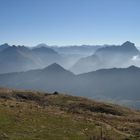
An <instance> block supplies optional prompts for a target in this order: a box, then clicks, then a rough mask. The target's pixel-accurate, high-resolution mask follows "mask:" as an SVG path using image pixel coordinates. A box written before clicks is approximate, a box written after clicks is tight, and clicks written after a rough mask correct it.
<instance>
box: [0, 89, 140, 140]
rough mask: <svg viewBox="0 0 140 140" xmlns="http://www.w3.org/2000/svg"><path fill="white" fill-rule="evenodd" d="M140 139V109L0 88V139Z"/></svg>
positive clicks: (80, 98) (59, 95)
mask: <svg viewBox="0 0 140 140" xmlns="http://www.w3.org/2000/svg"><path fill="white" fill-rule="evenodd" d="M46 139H47V140H139V139H140V112H138V111H135V110H131V109H128V108H124V107H121V106H118V105H113V104H108V103H101V102H95V101H93V100H89V99H85V98H82V97H74V96H68V95H63V94H59V93H57V92H55V93H53V94H49V93H40V92H33V91H20V90H11V89H4V88H0V140H46Z"/></svg>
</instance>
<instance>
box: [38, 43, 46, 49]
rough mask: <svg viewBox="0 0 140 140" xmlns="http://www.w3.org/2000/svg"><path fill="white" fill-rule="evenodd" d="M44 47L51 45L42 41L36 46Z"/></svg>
mask: <svg viewBox="0 0 140 140" xmlns="http://www.w3.org/2000/svg"><path fill="white" fill-rule="evenodd" d="M42 47H47V48H48V47H49V46H48V45H47V44H45V43H40V44H38V45H37V46H36V48H42Z"/></svg>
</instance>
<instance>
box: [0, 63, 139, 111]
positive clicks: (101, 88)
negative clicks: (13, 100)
mask: <svg viewBox="0 0 140 140" xmlns="http://www.w3.org/2000/svg"><path fill="white" fill-rule="evenodd" d="M139 83H140V68H138V67H135V66H130V67H128V68H112V69H102V70H97V71H93V72H89V73H85V74H80V75H74V74H73V73H71V72H70V71H68V70H66V69H64V68H63V67H61V66H60V65H58V64H56V63H54V64H52V65H50V66H48V67H46V68H44V69H38V70H32V71H27V72H20V73H9V74H1V75H0V86H6V87H13V88H18V89H33V90H42V91H46V90H48V91H49V92H53V91H55V90H57V91H60V92H64V93H71V94H73V95H80V96H85V97H89V98H93V99H98V100H109V101H112V102H118V103H120V104H126V105H128V106H131V107H135V108H139V109H140V94H139V91H140V86H139ZM135 103H136V104H135Z"/></svg>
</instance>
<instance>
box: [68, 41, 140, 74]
mask: <svg viewBox="0 0 140 140" xmlns="http://www.w3.org/2000/svg"><path fill="white" fill-rule="evenodd" d="M139 58H140V52H139V50H138V49H137V48H136V46H135V44H134V43H131V42H129V41H127V42H125V43H123V44H122V45H118V46H115V45H112V46H105V47H102V48H99V49H97V50H96V52H95V53H94V54H93V55H91V56H88V57H84V58H81V59H80V60H79V61H78V62H77V63H76V64H74V65H73V66H72V67H71V69H70V70H71V71H73V72H74V73H84V72H89V71H93V70H98V69H103V68H112V67H118V68H121V67H122V68H125V67H128V66H131V65H136V66H140V59H139Z"/></svg>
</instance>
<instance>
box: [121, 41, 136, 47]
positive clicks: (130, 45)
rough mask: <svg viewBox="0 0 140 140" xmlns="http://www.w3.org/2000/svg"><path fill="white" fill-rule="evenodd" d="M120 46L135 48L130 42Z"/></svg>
mask: <svg viewBox="0 0 140 140" xmlns="http://www.w3.org/2000/svg"><path fill="white" fill-rule="evenodd" d="M121 46H122V47H135V44H134V43H132V42H130V41H126V42H124V43H123V44H122V45H121Z"/></svg>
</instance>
